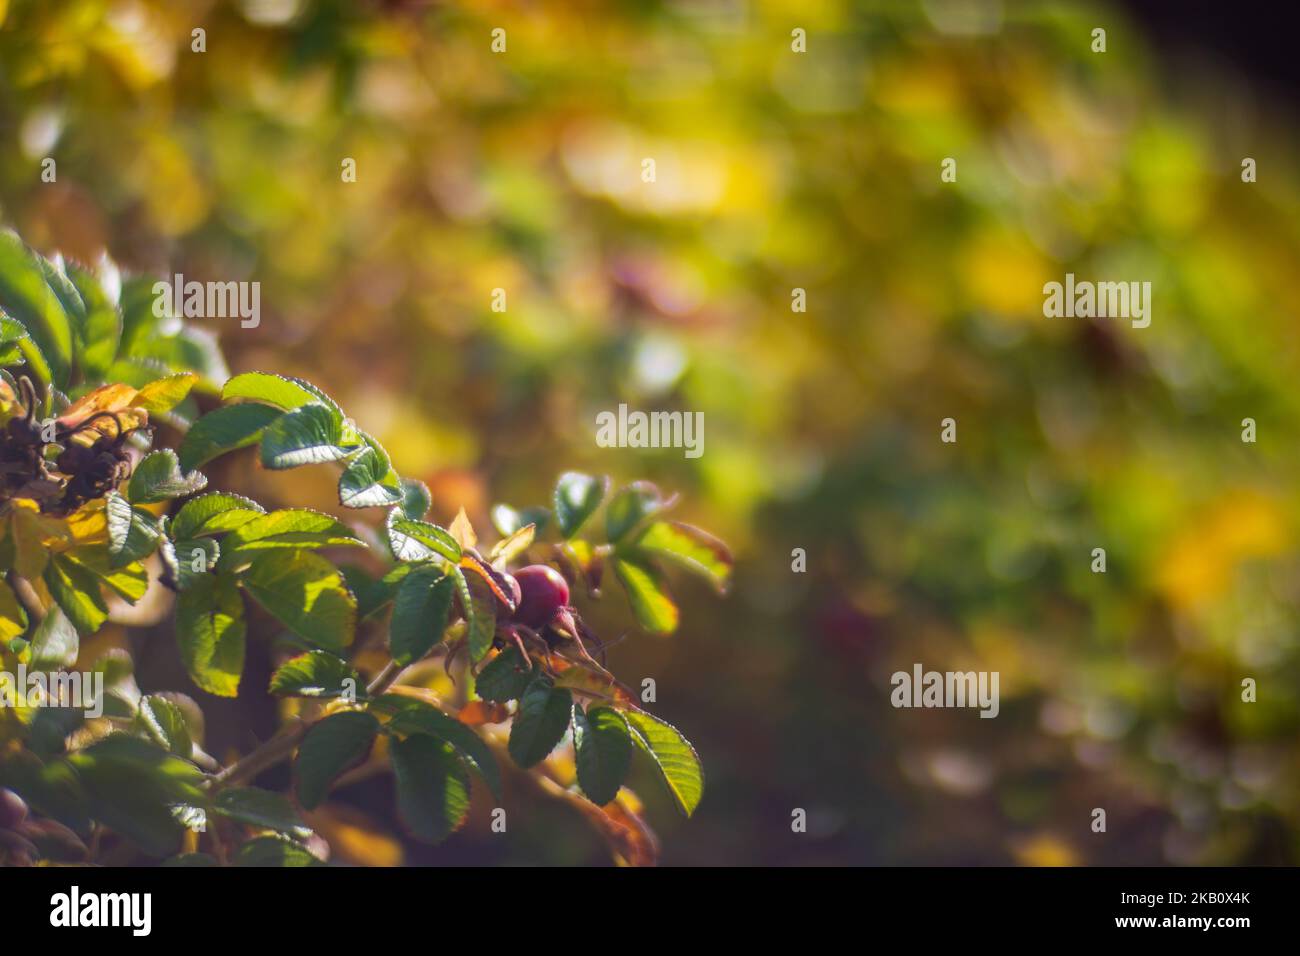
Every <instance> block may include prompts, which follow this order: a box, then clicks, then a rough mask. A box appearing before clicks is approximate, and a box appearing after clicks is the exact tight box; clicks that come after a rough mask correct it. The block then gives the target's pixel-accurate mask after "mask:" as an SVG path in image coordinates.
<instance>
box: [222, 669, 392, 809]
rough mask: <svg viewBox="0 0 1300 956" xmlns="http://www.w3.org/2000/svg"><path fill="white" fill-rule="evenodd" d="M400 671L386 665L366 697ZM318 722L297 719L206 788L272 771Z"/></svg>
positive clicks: (385, 687) (378, 691) (379, 691)
mask: <svg viewBox="0 0 1300 956" xmlns="http://www.w3.org/2000/svg"><path fill="white" fill-rule="evenodd" d="M403 670H405V668H403V667H402V666H401V665H400V664H398V663H397V662H396V661H389V662H388V663H387V664H385V665H384V668H383V670H381V671H380V672H379V673H378V674H377V675H376V676H375V679H374V680H372V681H371V682H370V683H369V684H368V685H367V686H366V693H367V694H368V695H369V696H371V697H376V696H378V695H379V694H382V693H383V692H384V691H386V690H388V688H389V687H391V686H393V684H395V683H396V682H397V678H398V677H399V676H401V673H402V671H403ZM321 719H322V718H321V717H319V716H317V717H315V718H313V719H311V720H304V719H302V718H301V717H299V718H297V719H296V720H295V722H294V723H292V724H288V725H287V726H285V727H281V728H280V729H279V730H278V731H276V733H275V734H274V735H273V736H271V737H268V738H267V739H266V740H265V741H264V742H263V743H261V744H259V745H258V746H257V747H255V748H254V749H253V750H251V751H249V752H248V753H247V754H245V755H244V756H243V757H241V758H239V759H238V760H236V761H235V762H234V763H232V764H231V765H230V766H229V767H227V768H226V769H225V770H222V771H221V772H220V773H217V774H215V775H214V776H212V777H211V778H209V785H210V786H211V788H212V789H214V790H215V789H217V788H219V787H227V786H231V785H233V784H237V783H246V782H248V781H249V780H253V779H255V778H256V777H257V775H258V774H260V773H261V772H262V771H263V770H266V769H268V768H270V767H274V766H275V765H276V764H278V763H279V762H280V761H282V760H286V759H288V757H289V755H290V754H292V753H293V751H294V748H295V747H297V746H298V744H299V743H300V742H301V741H302V738H303V737H305V736H306V735H307V731H309V730H311V728H312V727H313V726H315V725H316V724H317V723H318V722H319V721H320V720H321Z"/></svg>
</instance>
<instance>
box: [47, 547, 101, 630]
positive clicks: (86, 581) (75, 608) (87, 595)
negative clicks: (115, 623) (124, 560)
mask: <svg viewBox="0 0 1300 956" xmlns="http://www.w3.org/2000/svg"><path fill="white" fill-rule="evenodd" d="M45 584H46V586H47V587H49V589H50V594H51V595H52V596H53V597H54V600H55V602H56V603H57V604H58V605H59V607H61V608H62V609H63V611H64V613H65V614H67V616H68V620H70V621H71V622H72V624H73V626H74V627H75V628H76V629H77V630H78V631H82V632H84V633H86V634H94V633H95V632H96V631H98V630H99V628H100V625H102V624H103V623H104V622H105V621H106V620H108V604H107V602H106V601H105V600H104V596H103V595H102V594H101V593H100V591H99V579H98V578H97V577H95V575H94V574H93V573H91V571H90V570H89V569H87V568H85V567H83V566H82V565H80V564H77V563H76V562H75V561H71V560H69V559H68V558H66V557H64V556H63V555H62V554H55V555H52V556H51V557H50V563H49V564H47V565H46V566H45Z"/></svg>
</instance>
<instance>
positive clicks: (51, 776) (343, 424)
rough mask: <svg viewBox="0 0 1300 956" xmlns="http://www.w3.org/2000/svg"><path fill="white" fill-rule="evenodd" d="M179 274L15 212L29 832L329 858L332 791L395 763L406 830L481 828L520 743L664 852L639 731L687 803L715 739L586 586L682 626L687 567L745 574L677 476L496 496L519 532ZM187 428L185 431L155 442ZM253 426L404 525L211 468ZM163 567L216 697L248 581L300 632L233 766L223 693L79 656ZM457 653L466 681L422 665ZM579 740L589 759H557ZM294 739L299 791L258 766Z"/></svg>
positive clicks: (12, 508) (11, 723)
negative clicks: (55, 241)
mask: <svg viewBox="0 0 1300 956" xmlns="http://www.w3.org/2000/svg"><path fill="white" fill-rule="evenodd" d="M152 285H153V283H152V282H150V281H149V280H147V279H143V278H138V277H123V276H121V275H120V274H119V273H118V271H117V270H116V269H115V268H114V267H113V265H112V264H111V263H110V262H107V261H105V262H101V263H100V264H99V265H98V266H97V267H95V268H93V269H92V268H84V267H81V266H77V265H74V264H72V263H68V262H64V261H62V260H61V259H59V258H57V257H56V258H53V259H46V258H44V257H43V256H41V255H39V254H37V253H35V252H33V251H32V250H30V249H28V248H27V247H26V246H25V245H23V243H22V242H21V241H20V240H19V239H18V237H17V236H15V235H13V234H12V233H3V234H0V310H2V313H0V352H2V353H3V354H2V356H0V365H3V366H4V371H3V372H0V375H3V381H2V382H0V426H2V427H3V433H2V434H0V442H2V443H0V472H2V474H0V570H2V571H3V574H4V582H2V583H0V660H2V661H3V664H4V666H3V668H0V670H2V671H3V672H4V673H5V674H6V675H7V677H6V678H0V679H5V680H7V681H8V696H7V699H6V702H7V703H9V704H12V706H7V707H5V708H3V709H0V785H2V786H3V787H4V788H6V789H5V790H0V798H3V807H4V809H5V813H4V815H3V816H0V856H3V857H5V858H6V859H7V860H8V861H10V862H32V861H36V860H40V859H51V860H75V861H80V860H87V859H97V858H99V857H98V854H99V853H100V852H101V851H102V850H103V849H104V848H107V847H109V846H110V845H112V846H113V847H115V848H121V847H126V848H127V850H126V851H121V850H119V851H118V852H115V854H114V856H113V859H115V860H123V859H133V858H134V857H135V856H138V855H143V856H144V857H148V858H168V862H174V863H186V864H211V863H242V864H253V865H300V864H311V863H315V862H318V859H319V857H320V856H321V855H323V854H322V853H321V847H322V846H323V845H324V844H323V841H321V840H320V838H319V837H318V836H316V835H314V834H313V833H312V831H311V830H310V829H309V827H308V826H307V825H306V823H305V822H304V819H303V811H311V810H313V809H315V808H317V807H318V806H320V805H321V804H322V802H323V801H325V800H326V799H327V798H328V795H329V793H330V790H331V787H332V786H333V785H334V784H335V783H336V782H337V781H338V780H339V779H340V778H341V777H343V776H344V775H345V774H347V773H348V772H349V771H350V770H351V769H352V768H355V767H357V766H358V765H359V764H361V763H363V762H366V761H376V760H382V761H386V763H385V766H390V767H391V769H392V772H393V773H394V774H395V778H396V781H395V782H396V794H397V797H396V803H397V811H398V814H399V816H400V818H401V820H402V822H403V824H404V826H405V828H406V829H407V830H408V831H409V833H410V834H411V835H412V836H413V837H414V838H416V839H419V840H422V841H427V842H437V841H439V840H442V839H443V838H445V837H446V836H447V835H448V834H449V833H451V832H453V831H454V830H456V829H457V828H458V827H460V826H462V825H463V824H464V822H465V820H466V816H467V813H468V808H469V793H470V787H471V779H472V778H474V777H477V778H478V781H479V782H480V783H481V784H482V785H485V786H486V787H487V788H488V789H489V790H490V791H491V793H492V795H493V797H494V799H495V800H496V801H497V802H498V803H499V802H500V801H501V800H502V799H503V795H502V774H501V769H500V765H499V763H498V758H499V756H500V752H501V751H503V750H504V751H505V752H506V753H508V755H509V758H510V760H511V761H512V762H513V763H514V764H515V765H516V766H517V767H518V768H519V770H520V772H526V773H528V774H531V775H532V776H533V778H534V779H535V780H536V781H537V782H538V783H539V784H540V785H541V787H542V789H543V790H544V791H547V792H549V793H552V794H554V795H555V796H557V797H558V798H561V799H564V800H567V801H570V802H571V803H572V804H573V805H574V806H576V807H578V808H579V809H580V810H581V811H582V812H583V813H584V814H585V816H586V818H587V819H589V820H590V821H591V822H592V824H593V826H595V827H596V828H597V829H598V830H599V832H600V833H601V834H602V836H603V837H604V838H605V839H606V840H607V841H608V842H609V844H610V846H611V848H612V851H613V853H614V854H615V856H616V857H617V858H618V859H620V860H622V861H625V862H633V863H643V862H650V861H652V860H653V858H654V852H655V849H654V848H655V840H654V837H653V834H652V833H651V832H650V831H649V829H648V828H647V827H646V826H645V824H644V822H643V821H642V820H641V819H640V817H639V815H638V806H639V804H638V802H637V800H636V797H635V795H634V794H632V793H631V792H630V791H629V790H628V789H627V788H626V787H624V786H623V784H624V781H625V779H626V777H627V774H628V772H629V767H630V764H631V761H632V759H633V755H634V754H635V753H638V752H639V753H642V754H644V755H646V756H647V757H648V758H649V760H650V761H651V763H652V765H653V766H654V767H657V768H658V771H659V773H660V776H661V777H662V780H663V782H664V784H665V785H666V786H667V788H668V790H669V792H670V793H671V795H672V797H673V798H674V800H675V802H676V803H677V805H678V806H679V807H680V809H681V810H682V811H683V812H685V813H686V814H690V813H692V812H693V811H694V810H695V807H696V805H697V804H698V803H699V800H700V797H701V794H702V790H703V772H702V769H701V766H700V761H699V759H698V757H697V756H696V753H695V750H694V749H693V747H692V746H691V744H690V743H689V742H688V741H687V740H686V738H685V737H684V736H682V734H681V733H680V732H678V731H677V730H676V729H675V728H674V727H672V726H671V725H670V724H668V723H666V722H664V721H662V720H660V719H659V718H658V717H656V716H653V715H652V714H650V713H648V712H646V711H645V710H643V709H642V708H641V707H640V706H639V703H638V699H637V697H636V696H635V695H634V694H633V693H632V691H631V690H630V689H629V688H628V687H626V686H625V685H624V684H623V683H621V682H620V681H619V680H618V679H617V678H616V677H615V676H614V675H613V674H612V673H610V671H609V670H608V669H607V668H606V666H605V664H604V663H603V662H602V661H603V645H602V643H601V641H600V639H599V638H598V637H597V636H596V635H595V634H593V633H592V631H591V630H590V629H589V628H588V627H587V625H586V624H585V623H584V622H583V619H582V615H581V611H580V610H579V608H577V607H574V606H572V605H571V604H570V603H569V601H570V598H569V594H570V590H571V589H572V591H573V593H574V594H575V595H581V596H582V597H583V598H584V600H585V599H590V598H592V597H595V596H596V595H598V592H599V589H600V586H601V584H602V583H603V579H604V578H605V577H606V576H605V574H604V572H605V570H606V569H608V570H610V571H612V575H611V576H612V577H613V578H614V579H616V580H617V581H618V582H619V584H620V585H621V587H622V590H623V591H624V592H625V594H626V596H627V598H628V602H629V605H630V609H631V612H632V614H633V616H634V618H635V620H636V622H637V623H638V624H639V625H640V626H641V627H642V628H644V629H645V630H647V631H652V632H659V633H667V632H671V631H673V630H675V629H676V627H677V623H678V620H677V618H678V615H677V608H676V605H675V604H674V602H673V600H672V597H671V596H670V594H669V593H668V591H667V590H666V589H665V587H664V584H663V573H662V572H663V569H662V565H663V564H665V563H668V564H676V565H679V566H680V567H681V568H684V569H685V570H686V571H688V572H691V573H694V574H697V575H700V576H702V577H704V578H706V579H707V580H709V581H710V582H711V583H712V584H713V585H715V586H716V588H717V589H718V590H719V591H723V590H725V588H726V586H727V584H728V581H729V576H730V571H731V558H730V555H729V553H728V551H727V549H726V547H725V546H724V545H723V544H721V543H720V542H719V541H717V540H716V539H714V538H712V537H711V536H710V535H708V534H706V533H704V532H702V531H700V530H699V529H697V528H693V527H691V526H689V525H686V524H683V523H680V522H675V521H671V520H668V518H667V517H666V514H667V512H668V509H669V508H670V507H671V506H672V504H673V500H672V499H671V498H665V497H664V496H663V495H662V494H661V493H660V492H659V490H658V489H657V488H656V487H654V486H653V485H651V484H649V483H646V482H636V483H633V484H631V485H628V486H627V487H624V488H621V489H619V490H618V491H616V492H614V493H612V494H611V488H610V484H609V482H608V480H607V479H604V478H597V477H592V476H589V475H583V474H577V473H568V474H565V475H563V476H562V477H561V478H560V479H559V482H558V484H557V486H556V489H555V495H554V501H553V503H552V506H551V507H549V508H530V509H526V510H523V511H516V510H515V509H512V508H510V507H507V506H504V505H499V506H497V507H496V508H494V509H493V511H492V518H493V523H494V525H495V526H496V531H497V532H498V534H499V536H500V537H499V539H498V540H497V541H495V543H493V544H491V545H490V546H488V545H486V544H480V540H479V537H478V533H477V531H476V529H474V528H473V527H472V525H471V523H470V521H469V519H468V518H467V516H466V515H465V513H464V510H463V509H462V511H461V512H460V514H459V515H458V517H457V518H456V520H455V521H454V522H452V523H451V524H450V525H449V526H448V527H446V528H444V527H440V526H438V525H436V524H434V523H432V522H430V521H429V520H428V518H427V516H428V513H429V510H430V507H431V501H430V497H429V493H428V490H427V489H426V488H425V486H424V485H422V484H421V483H420V482H418V481H413V480H411V479H408V478H402V477H400V476H399V475H398V473H397V472H396V471H395V470H394V467H393V463H392V462H391V461H390V459H389V456H388V454H387V453H386V452H385V451H384V448H383V447H382V446H381V445H380V444H379V442H378V441H376V440H375V438H374V437H373V436H371V435H369V434H367V433H366V432H364V431H362V430H361V429H360V427H358V425H357V424H356V423H355V422H354V421H353V420H352V419H350V418H348V417H347V416H346V415H345V413H344V412H343V410H342V409H341V408H340V407H339V406H338V405H337V404H336V403H335V402H334V401H333V400H332V399H331V398H330V397H329V396H328V395H326V394H325V393H324V392H323V391H321V390H320V389H319V388H317V387H315V386H313V385H311V384H310V383H308V382H305V381H302V380H300V379H296V378H289V377H285V376H281V375H277V374H274V373H270V372H249V373H245V374H241V375H235V376H233V377H231V376H230V375H229V374H228V372H227V369H226V366H225V363H224V361H223V359H222V356H221V354H220V351H219V349H218V347H217V343H216V341H215V339H214V338H213V336H211V335H210V334H208V333H206V332H203V331H200V330H198V329H195V328H193V327H191V326H188V325H186V324H185V323H184V322H179V321H177V320H176V319H174V318H171V317H168V316H165V315H163V316H159V315H156V314H155V310H154V307H153V306H154V297H153V295H152V294H151V292H150V290H151V288H152ZM203 408H208V409H209V410H208V411H207V412H206V414H202V413H201V410H202V409H203ZM160 434H165V435H169V436H170V435H174V436H177V440H176V441H174V442H173V443H172V444H173V445H174V447H154V445H155V438H156V436H157V435H160ZM159 444H162V443H159ZM246 448H254V449H255V450H256V454H257V456H258V458H259V460H260V463H261V465H262V467H264V468H267V469H274V470H283V469H292V468H298V467H307V466H321V465H333V466H334V467H336V468H338V469H339V470H340V475H339V480H338V497H339V504H340V505H341V506H342V508H344V509H355V510H356V511H357V512H358V515H360V513H363V512H371V513H375V514H379V515H382V520H376V521H372V522H371V523H369V524H365V523H363V522H362V521H359V520H358V521H353V522H347V521H342V520H340V519H339V518H338V517H336V516H334V515H330V514H325V513H322V512H319V511H315V510H311V509H307V508H280V509H273V510H268V509H267V508H265V507H263V506H262V505H261V504H259V503H258V502H256V501H254V500H252V499H250V498H247V497H244V496H242V495H240V494H236V493H233V492H230V491H218V490H214V489H211V488H209V487H208V482H207V479H206V478H205V477H204V476H203V474H201V473H200V471H199V470H198V469H200V468H202V467H204V466H206V465H207V464H208V463H209V462H211V461H213V460H214V459H216V458H218V457H220V456H224V455H228V454H231V453H234V452H237V451H239V450H240V449H246ZM245 454H248V453H247V452H246V453H245ZM602 511H603V518H604V520H603V534H600V533H599V532H597V530H596V529H598V528H601V527H602V525H601V522H599V521H598V519H597V515H598V513H601V512H602ZM345 513H346V512H345ZM348 554H352V555H353V556H354V559H353V560H349V561H347V562H346V563H336V560H335V556H340V555H342V556H346V555H348ZM538 565H544V566H545V569H542V568H539V567H538ZM520 568H523V570H522V571H521V573H520V576H519V578H516V577H515V575H514V573H513V570H515V569H520ZM163 591H165V592H167V595H168V597H167V600H169V601H170V604H171V608H172V609H171V611H170V612H169V613H170V615H171V622H172V628H173V630H174V632H175V638H176V641H175V653H176V654H178V655H179V660H180V661H181V662H182V663H183V665H184V668H185V671H186V672H187V673H188V675H189V678H190V679H191V680H192V681H193V683H194V684H195V685H196V686H197V687H198V688H201V689H202V690H203V691H206V692H208V693H209V694H213V695H217V696H220V697H234V696H236V695H237V694H240V690H241V683H242V682H243V677H244V673H243V672H244V658H245V646H246V641H247V640H248V639H249V633H248V628H247V625H246V609H247V602H249V601H252V602H253V603H254V604H256V605H258V606H260V607H261V608H262V610H263V611H264V612H265V613H266V614H267V615H269V616H270V617H271V618H273V619H274V620H275V621H276V622H278V624H279V625H281V626H283V628H284V629H285V631H286V632H287V633H286V636H285V638H284V640H285V641H286V642H287V643H288V644H289V645H291V646H292V647H293V652H292V653H291V654H290V655H287V659H284V660H283V661H282V662H281V663H280V664H279V666H278V668H277V669H276V670H275V672H274V674H273V676H272V678H271V680H270V686H269V688H268V690H267V693H269V694H271V695H274V696H275V697H277V698H280V699H282V701H283V703H282V706H281V708H280V710H281V713H282V715H283V722H282V725H281V727H280V728H279V729H278V730H277V732H276V733H275V734H274V735H273V736H271V737H270V738H269V739H268V740H266V742H265V743H263V744H262V745H260V746H258V747H256V748H255V749H253V750H251V751H250V752H249V753H247V754H245V755H243V756H242V757H241V758H240V759H238V760H236V761H234V762H233V763H230V764H229V765H226V766H222V765H221V764H220V763H219V762H218V761H217V760H216V759H215V758H214V757H213V756H211V755H209V754H208V753H206V752H205V751H204V749H203V744H204V718H203V713H202V710H201V708H200V707H199V706H198V704H197V703H196V702H195V700H194V699H193V698H192V697H190V696H188V695H187V694H186V693H184V692H181V691H151V692H149V693H141V691H140V690H139V688H138V687H137V685H136V682H135V679H134V676H133V675H134V666H133V661H132V660H131V658H130V655H129V654H127V653H126V652H124V651H122V650H120V649H115V650H113V651H111V652H109V653H108V654H106V655H104V656H102V657H101V658H99V659H98V660H96V661H94V662H93V663H91V664H90V665H89V671H88V672H87V673H86V674H85V675H80V674H78V673H77V672H76V671H75V668H77V666H78V662H79V660H80V659H81V658H82V657H83V656H84V655H83V654H82V653H81V647H80V644H81V639H82V638H83V637H86V636H89V635H91V634H93V633H95V632H96V631H98V630H99V629H100V628H101V627H103V626H104V625H105V624H106V622H110V621H113V620H114V619H115V618H119V617H122V618H123V619H129V615H123V613H122V612H123V610H124V609H128V608H129V606H131V605H135V604H137V603H142V602H143V603H148V602H147V601H146V597H147V596H148V597H150V598H156V596H157V595H158V594H159V593H161V592H163ZM384 622H386V628H385V627H384V626H383V624H384ZM385 631H386V633H385ZM385 637H386V640H385ZM376 644H382V645H383V647H384V657H383V663H382V665H381V666H378V667H374V666H370V667H369V668H368V671H369V672H366V671H367V668H364V667H362V665H361V664H360V661H359V658H360V656H361V655H360V653H359V652H360V651H363V650H366V651H368V650H370V649H371V646H372V645H376ZM438 656H441V657H442V662H443V667H444V668H445V669H446V671H447V674H448V676H453V675H458V679H459V681H461V682H462V686H463V687H465V688H466V695H467V696H466V701H465V703H464V704H463V706H460V707H455V708H452V707H450V706H449V704H448V701H446V700H444V699H442V698H441V697H440V696H439V695H438V694H436V693H434V692H433V691H431V690H430V689H428V688H425V687H421V686H418V685H416V684H414V683H407V682H405V678H404V675H410V674H412V673H418V672H419V671H420V668H417V667H415V666H414V665H417V664H419V665H421V666H424V665H425V664H426V663H427V662H428V661H430V660H432V659H435V658H437V657H438ZM368 659H370V660H373V655H371V656H370V657H369V658H368ZM79 678H82V680H83V682H82V683H81V684H79V683H78V679H79ZM42 690H43V691H44V693H42ZM79 694H80V696H78V695H79ZM255 698H256V694H255V693H254V694H252V695H250V693H249V691H248V689H247V688H245V690H244V692H243V693H242V694H241V696H240V699H241V702H248V701H250V700H255ZM566 736H567V737H568V739H569V740H570V741H571V744H572V749H573V758H572V760H571V761H569V760H559V759H551V757H552V754H553V753H554V752H557V748H559V747H560V746H561V744H562V742H564V741H565V739H566ZM503 741H505V745H504V746H502V742H503ZM283 761H292V763H293V784H292V786H291V788H290V791H289V792H287V793H279V792H273V791H271V790H266V789H260V788H258V787H256V786H255V785H254V784H255V782H256V781H257V779H258V777H259V775H260V774H261V773H262V771H264V770H266V769H268V768H270V767H272V766H273V765H275V764H278V763H280V762H283ZM568 768H572V769H568ZM28 808H30V811H32V812H29V810H28ZM181 850H184V851H185V852H180V851H181Z"/></svg>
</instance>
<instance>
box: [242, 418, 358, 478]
mask: <svg viewBox="0 0 1300 956" xmlns="http://www.w3.org/2000/svg"><path fill="white" fill-rule="evenodd" d="M354 447H355V444H354V443H353V442H351V441H350V440H349V439H348V437H347V436H346V435H345V429H344V427H343V418H342V417H341V416H340V415H339V413H338V411H337V410H335V409H330V408H326V407H325V406H324V405H320V404H312V405H303V406H302V407H301V408H295V409H294V410H293V411H291V412H285V413H284V414H283V415H281V416H280V417H279V418H277V419H276V420H275V421H274V422H272V423H271V424H270V425H268V426H267V427H266V430H265V431H263V432H262V465H263V466H264V467H266V468H272V469H284V468H297V467H298V466H299V465H318V464H321V463H322V462H327V461H339V460H340V459H342V458H346V457H348V455H349V454H351V453H352V450H353V448H354Z"/></svg>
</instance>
